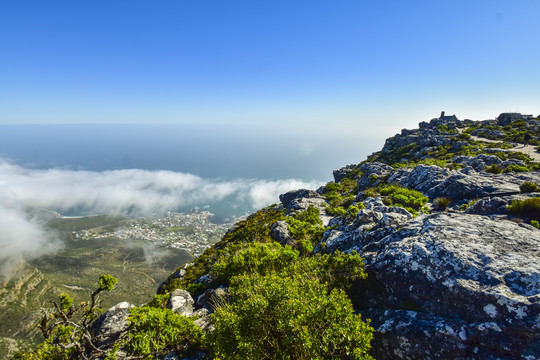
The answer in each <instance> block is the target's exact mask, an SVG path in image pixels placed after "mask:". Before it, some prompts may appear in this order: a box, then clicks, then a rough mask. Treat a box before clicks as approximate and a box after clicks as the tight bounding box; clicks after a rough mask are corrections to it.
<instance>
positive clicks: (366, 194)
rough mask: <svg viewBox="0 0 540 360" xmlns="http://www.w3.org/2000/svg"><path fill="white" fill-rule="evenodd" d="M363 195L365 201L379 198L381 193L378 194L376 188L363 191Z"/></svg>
mask: <svg viewBox="0 0 540 360" xmlns="http://www.w3.org/2000/svg"><path fill="white" fill-rule="evenodd" d="M363 194H364V198H365V199H367V198H370V197H372V198H374V197H377V196H379V193H378V192H377V189H376V188H369V189H366V190H364V191H363Z"/></svg>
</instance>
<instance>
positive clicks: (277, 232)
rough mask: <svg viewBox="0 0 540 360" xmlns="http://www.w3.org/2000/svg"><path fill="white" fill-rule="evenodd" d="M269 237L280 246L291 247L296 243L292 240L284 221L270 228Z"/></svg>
mask: <svg viewBox="0 0 540 360" xmlns="http://www.w3.org/2000/svg"><path fill="white" fill-rule="evenodd" d="M270 237H271V238H272V239H273V240H274V241H277V242H278V243H280V244H281V245H283V246H285V245H290V246H293V245H294V244H295V243H296V241H295V240H294V239H293V238H292V236H291V232H290V231H289V226H288V224H287V222H286V221H278V222H276V223H275V224H273V225H272V226H270Z"/></svg>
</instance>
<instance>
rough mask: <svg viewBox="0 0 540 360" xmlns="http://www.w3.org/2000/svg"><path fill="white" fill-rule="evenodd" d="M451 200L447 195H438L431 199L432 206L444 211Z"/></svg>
mask: <svg viewBox="0 0 540 360" xmlns="http://www.w3.org/2000/svg"><path fill="white" fill-rule="evenodd" d="M451 202H452V200H451V199H449V198H447V197H438V198H436V199H435V200H433V206H434V207H435V209H437V210H440V211H445V210H446V209H447V208H448V206H449V205H450V203H451Z"/></svg>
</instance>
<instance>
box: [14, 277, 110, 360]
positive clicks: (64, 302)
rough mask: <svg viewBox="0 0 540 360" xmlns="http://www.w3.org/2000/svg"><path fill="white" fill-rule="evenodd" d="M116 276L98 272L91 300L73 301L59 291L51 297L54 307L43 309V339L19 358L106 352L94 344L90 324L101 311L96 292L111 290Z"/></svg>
mask: <svg viewBox="0 0 540 360" xmlns="http://www.w3.org/2000/svg"><path fill="white" fill-rule="evenodd" d="M116 282H117V279H116V278H115V277H114V276H111V275H101V276H100V278H99V281H98V288H97V289H96V290H95V291H94V292H93V293H92V294H91V300H90V303H87V302H81V303H80V304H79V305H76V306H75V305H73V299H72V298H71V297H70V296H69V295H68V294H65V293H64V294H60V296H59V301H52V304H53V309H52V310H50V309H49V310H46V309H43V313H44V316H43V319H42V320H41V323H40V326H39V328H40V330H41V333H42V334H43V337H44V338H45V341H44V342H43V343H41V344H40V345H38V347H37V348H36V349H35V350H34V351H32V352H22V353H20V354H18V355H16V358H19V359H73V358H77V359H90V358H95V357H97V356H99V355H106V353H107V351H105V350H102V349H99V348H97V347H96V346H95V344H94V343H93V340H92V335H91V333H90V324H91V323H92V321H94V320H95V319H96V318H97V316H98V315H99V314H100V313H101V300H100V299H99V295H100V294H101V293H102V292H103V291H111V290H113V289H114V286H115V285H116Z"/></svg>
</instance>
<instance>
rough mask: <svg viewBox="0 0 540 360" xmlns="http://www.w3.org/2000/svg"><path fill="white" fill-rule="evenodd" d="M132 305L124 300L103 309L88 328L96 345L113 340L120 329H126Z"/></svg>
mask: <svg viewBox="0 0 540 360" xmlns="http://www.w3.org/2000/svg"><path fill="white" fill-rule="evenodd" d="M134 306H135V305H133V304H130V303H128V302H126V301H124V302H121V303H118V304H116V305H115V306H113V307H111V308H110V309H108V310H107V311H105V312H104V313H103V314H102V315H101V316H100V317H98V318H97V319H96V320H95V321H94V322H93V323H92V327H91V329H90V330H91V332H92V334H93V335H94V336H95V339H96V340H97V341H96V343H97V344H98V345H101V344H103V343H112V342H114V341H115V340H116V339H117V338H118V336H120V334H121V333H122V331H124V330H126V329H127V327H128V322H127V318H128V317H129V309H131V308H132V307H134Z"/></svg>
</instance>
